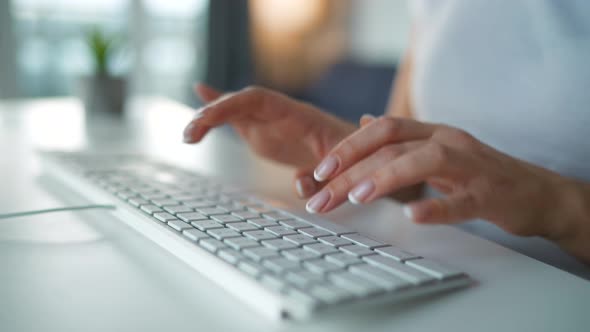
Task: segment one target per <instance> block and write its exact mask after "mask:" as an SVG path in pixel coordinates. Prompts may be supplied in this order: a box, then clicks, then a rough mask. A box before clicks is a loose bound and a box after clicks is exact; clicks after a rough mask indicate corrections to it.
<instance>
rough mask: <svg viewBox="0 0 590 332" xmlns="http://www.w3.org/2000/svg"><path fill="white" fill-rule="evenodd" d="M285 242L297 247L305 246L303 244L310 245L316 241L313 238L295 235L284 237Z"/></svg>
mask: <svg viewBox="0 0 590 332" xmlns="http://www.w3.org/2000/svg"><path fill="white" fill-rule="evenodd" d="M284 239H285V240H287V241H291V242H293V243H295V244H297V245H300V246H302V245H305V244H311V243H317V242H318V241H316V240H315V239H314V238H312V237H309V236H307V235H305V234H295V235H287V236H285V237H284Z"/></svg>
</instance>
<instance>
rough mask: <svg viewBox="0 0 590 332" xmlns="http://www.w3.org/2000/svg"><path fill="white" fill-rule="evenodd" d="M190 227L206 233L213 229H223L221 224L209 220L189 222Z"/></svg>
mask: <svg viewBox="0 0 590 332" xmlns="http://www.w3.org/2000/svg"><path fill="white" fill-rule="evenodd" d="M191 225H193V226H195V227H196V228H198V229H199V230H202V231H206V230H209V229H215V228H223V225H222V224H220V223H218V222H217V221H213V220H210V219H205V220H195V221H191Z"/></svg>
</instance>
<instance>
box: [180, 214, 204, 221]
mask: <svg viewBox="0 0 590 332" xmlns="http://www.w3.org/2000/svg"><path fill="white" fill-rule="evenodd" d="M176 216H177V217H178V218H179V219H180V220H182V221H184V222H191V221H195V220H207V219H209V218H207V216H204V215H202V214H200V213H198V212H188V213H179V214H177V215H176Z"/></svg>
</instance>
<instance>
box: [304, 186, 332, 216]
mask: <svg viewBox="0 0 590 332" xmlns="http://www.w3.org/2000/svg"><path fill="white" fill-rule="evenodd" d="M329 200H330V192H329V191H327V190H322V191H320V192H319V193H317V194H316V195H315V196H313V197H312V198H311V199H310V200H309V201H308V202H307V204H306V205H305V209H306V210H307V212H309V213H318V212H320V211H321V210H322V208H323V207H324V206H325V205H326V203H328V201H329Z"/></svg>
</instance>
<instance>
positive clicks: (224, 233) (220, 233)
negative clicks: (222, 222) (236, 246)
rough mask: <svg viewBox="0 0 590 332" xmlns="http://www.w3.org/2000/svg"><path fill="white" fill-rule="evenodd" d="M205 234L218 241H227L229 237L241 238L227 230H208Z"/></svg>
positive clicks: (232, 231)
mask: <svg viewBox="0 0 590 332" xmlns="http://www.w3.org/2000/svg"><path fill="white" fill-rule="evenodd" d="M207 234H209V235H211V236H212V237H214V238H216V239H218V240H223V239H228V238H230V237H242V235H241V234H240V233H238V232H236V231H234V230H232V229H229V228H215V229H210V230H208V231H207Z"/></svg>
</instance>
